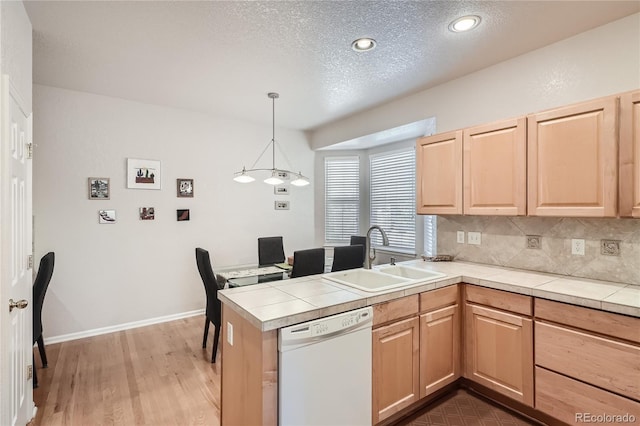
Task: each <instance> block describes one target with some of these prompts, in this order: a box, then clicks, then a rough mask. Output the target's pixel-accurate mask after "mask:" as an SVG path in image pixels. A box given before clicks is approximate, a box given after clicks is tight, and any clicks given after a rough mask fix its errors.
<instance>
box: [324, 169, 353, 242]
mask: <svg viewBox="0 0 640 426" xmlns="http://www.w3.org/2000/svg"><path fill="white" fill-rule="evenodd" d="M324 183H325V216H324V239H325V243H327V244H336V243H347V244H348V243H349V238H350V237H351V235H358V229H359V223H358V220H359V217H360V160H359V159H358V157H327V158H325V160H324Z"/></svg>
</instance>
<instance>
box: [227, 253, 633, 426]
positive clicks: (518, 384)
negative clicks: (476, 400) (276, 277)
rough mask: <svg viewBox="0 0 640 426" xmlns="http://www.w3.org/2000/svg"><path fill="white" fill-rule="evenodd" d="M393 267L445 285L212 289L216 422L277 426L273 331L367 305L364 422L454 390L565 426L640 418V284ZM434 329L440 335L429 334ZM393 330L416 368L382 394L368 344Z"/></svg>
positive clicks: (448, 267) (319, 282) (460, 267)
mask: <svg viewBox="0 0 640 426" xmlns="http://www.w3.org/2000/svg"><path fill="white" fill-rule="evenodd" d="M402 265H405V266H409V267H412V268H417V269H425V270H431V271H434V272H440V273H443V274H445V275H446V276H445V277H442V278H439V279H435V280H432V281H429V282H426V283H424V282H423V283H420V282H416V283H413V284H410V285H407V286H403V287H398V288H392V289H389V290H386V291H379V292H365V291H361V290H357V289H355V288H352V287H349V286H346V285H342V284H338V283H336V282H334V281H330V280H328V279H327V278H326V276H324V275H316V276H308V277H303V278H299V279H293V280H287V281H281V282H274V283H266V284H260V285H255V286H248V287H243V288H237V289H228V290H222V291H220V292H219V298H220V299H221V301H222V303H223V338H222V339H223V349H222V359H223V362H222V390H221V394H222V407H221V411H222V424H225V425H240V424H252V425H258V424H262V425H276V424H278V330H279V329H281V328H283V327H287V326H290V325H293V324H298V323H302V322H305V321H310V320H314V319H318V318H322V317H326V316H330V315H334V314H339V313H342V312H346V311H351V310H354V309H358V308H363V307H366V306H372V307H373V321H374V325H373V327H374V330H373V336H372V339H373V340H374V345H373V348H374V349H373V358H374V361H373V375H374V377H373V395H372V399H373V416H372V417H373V421H372V423H373V424H377V423H384V422H387V421H389V420H395V419H397V418H400V417H402V416H403V415H405V414H407V413H408V412H410V411H412V410H415V409H416V408H418V407H419V406H421V405H422V404H424V403H425V402H426V401H428V400H429V398H426V397H427V396H429V395H435V394H436V391H441V392H442V391H447V390H449V389H451V387H452V386H457V385H458V384H460V383H461V381H466V382H465V383H472V384H474V385H476V384H477V385H478V389H480V391H484V390H487V392H493V393H495V394H497V395H501V396H503V397H505V398H506V399H507V400H509V401H514V407H515V408H518V409H521V410H522V411H526V413H527V414H529V415H536V414H540V416H547V418H555V419H559V420H562V421H564V422H566V423H574V421H575V419H574V418H573V417H571V416H573V415H574V414H575V412H580V411H591V412H596V410H597V409H600V408H602V412H603V413H608V414H611V415H622V414H625V413H628V414H631V415H634V416H635V417H636V419H640V388H639V386H640V385H639V383H640V369H638V366H639V365H640V331H639V330H640V286H635V285H628V284H623V283H613V282H605V281H594V280H586V279H576V278H574V277H566V276H559V275H553V274H544V273H537V272H531V271H523V270H515V269H507V268H501V267H495V266H485V265H480V264H474V263H467V262H438V263H430V262H424V261H422V260H415V261H409V262H403V263H402ZM436 322H437V323H438V324H443V325H444V328H442V329H440V330H439V333H440V334H438V333H435V334H433V333H432V334H429V329H430V328H429V327H430V325H433V324H436ZM400 323H402V324H407V325H408V324H412V325H411V327H413V328H412V329H411V330H413V331H412V332H411V333H409V334H407V333H405V334H406V335H412V336H413V337H412V339H413V344H414V347H413V350H412V351H409V354H408V356H409V357H413V359H414V360H415V363H413V364H412V363H408V364H410V366H409V368H411V369H412V370H411V371H409V373H411V377H410V379H409V380H408V383H407V384H406V389H399V390H397V391H398V392H399V394H398V395H389V394H388V392H387V394H382V393H381V392H383V390H382V389H380V388H381V387H380V386H376V383H377V382H376V381H377V380H379V381H380V382H382V381H384V380H383V379H384V378H382V379H381V378H379V377H378V378H377V377H375V376H376V374H384V373H381V369H378V371H376V365H379V364H376V363H380V362H382V361H381V358H380V356H381V355H380V353H377V350H381V349H380V348H381V347H380V346H376V343H375V336H376V333H377V332H378V331H381V330H384V329H387V328H388V327H394V326H395V327H397V324H400ZM418 324H419V326H418ZM423 324H424V325H425V326H424V330H423ZM503 324H506V325H508V327H501V325H503ZM534 324H535V333H536V339H535V345H534V339H533V334H534V327H533V326H534ZM377 327H379V328H377ZM389 330H391V328H389ZM443 330H447V332H448V333H449V334H448V335H447V336H445V338H446V339H448V340H447V341H448V343H449V344H448V345H446V344H445V345H441V344H438V345H435V344H434V345H423V344H422V343H423V342H424V341H426V340H427V339H430V338H433V337H434V336H439V337H438V338H440V339H442V338H443V333H442V331H443ZM485 332H488V333H493V334H492V336H493V339H494V340H493V341H492V342H493V346H492V345H490V344H484V343H483V342H487V341H489V339H486V338H485V337H484V336H483V335H482V333H485ZM444 334H446V333H444ZM421 339H422V342H421ZM500 345H506V346H500ZM576 345H579V347H580V348H581V349H578V351H581V352H580V353H575V351H576V349H575V348H576V347H578V346H576ZM418 346H419V347H418ZM376 348H378V349H376ZM434 348H437V349H434ZM471 348H474V350H471ZM395 349H397V348H395ZM382 350H384V348H382ZM433 351H438V352H440V351H444V355H443V354H442V353H439V354H438V355H439V358H440V360H441V361H442V360H444V361H443V362H440V361H438V364H437V365H436V366H435V367H434V366H433V365H432V364H429V362H428V361H426V360H427V359H430V360H433V359H434V358H438V357H436V356H434V354H433ZM487 351H493V352H494V353H489V352H487ZM500 352H505V353H507V352H508V355H506V356H508V357H510V358H509V359H501V356H502V355H501V353H500ZM472 354H476V355H477V357H475V356H471V355H472ZM514 354H516V355H517V356H515V355H514ZM465 355H466V356H465ZM573 357H575V359H574V358H573ZM581 357H582V358H584V359H585V360H586V361H581V360H580V358H581ZM558 359H560V360H562V359H564V360H565V361H563V362H562V363H560V364H563V365H560V364H559V362H558ZM463 360H464V362H463ZM431 362H433V361H431ZM585 362H589V363H592V364H593V365H586V364H584V363H585ZM603 363H606V365H603ZM564 364H567V365H564ZM569 364H570V365H569ZM606 366H609V367H608V368H606ZM398 367H399V368H400V366H398ZM494 367H498V369H497V371H491V370H492V369H493V370H495V368H494ZM500 368H505V369H506V368H509V371H508V372H505V371H500ZM403 373H404V372H403ZM418 376H420V377H418ZM534 382H535V384H536V386H535V392H534V386H533V384H534ZM403 392H404V393H403ZM491 395H492V396H493V394H491ZM396 396H398V398H396V399H394V398H395V397H396ZM554 398H559V399H560V400H561V401H562V404H558V403H555V402H554ZM585 404H586V405H585ZM581 408H582V409H581Z"/></svg>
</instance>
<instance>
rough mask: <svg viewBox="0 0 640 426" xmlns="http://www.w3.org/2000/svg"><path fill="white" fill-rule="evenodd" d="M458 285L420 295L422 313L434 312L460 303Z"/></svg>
mask: <svg viewBox="0 0 640 426" xmlns="http://www.w3.org/2000/svg"><path fill="white" fill-rule="evenodd" d="M458 296H459V293H458V285H457V284H456V285H452V286H449V287H444V288H439V289H438V290H432V291H426V292H424V293H420V312H426V311H433V310H434V309H439V308H443V307H445V306H449V305H455V304H456V303H458Z"/></svg>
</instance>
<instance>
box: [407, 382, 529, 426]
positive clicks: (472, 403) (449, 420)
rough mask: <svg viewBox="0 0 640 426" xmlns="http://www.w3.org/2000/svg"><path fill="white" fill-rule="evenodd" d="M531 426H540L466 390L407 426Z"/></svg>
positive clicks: (419, 415)
mask: <svg viewBox="0 0 640 426" xmlns="http://www.w3.org/2000/svg"><path fill="white" fill-rule="evenodd" d="M426 425H429V426H463V425H464V426H530V425H537V423H534V422H532V421H530V420H528V419H526V418H524V417H520V416H518V415H517V414H515V413H512V412H509V411H507V410H505V409H503V408H501V407H499V406H497V405H494V404H492V403H490V402H488V401H486V400H485V399H482V398H480V397H478V396H476V395H475V394H473V393H469V392H467V391H465V390H462V389H460V390H457V391H456V392H454V393H452V394H451V395H450V396H447V397H445V398H443V399H442V400H440V402H437V403H435V404H434V405H432V406H431V407H429V408H428V409H427V411H425V412H424V413H422V414H418V415H416V416H414V417H413V418H412V419H411V420H408V421H407V422H406V423H403V426H426Z"/></svg>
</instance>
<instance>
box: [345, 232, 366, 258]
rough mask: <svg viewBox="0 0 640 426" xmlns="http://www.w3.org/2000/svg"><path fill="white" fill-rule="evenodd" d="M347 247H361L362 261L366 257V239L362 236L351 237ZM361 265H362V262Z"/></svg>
mask: <svg viewBox="0 0 640 426" xmlns="http://www.w3.org/2000/svg"><path fill="white" fill-rule="evenodd" d="M349 245H352V246H362V259H364V257H365V256H366V255H367V253H366V252H367V237H364V236H362V235H352V236H351V238H350V239H349ZM362 263H363V264H364V260H363V261H362Z"/></svg>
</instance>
